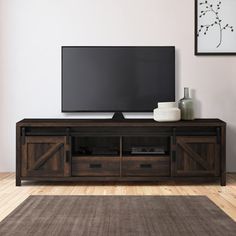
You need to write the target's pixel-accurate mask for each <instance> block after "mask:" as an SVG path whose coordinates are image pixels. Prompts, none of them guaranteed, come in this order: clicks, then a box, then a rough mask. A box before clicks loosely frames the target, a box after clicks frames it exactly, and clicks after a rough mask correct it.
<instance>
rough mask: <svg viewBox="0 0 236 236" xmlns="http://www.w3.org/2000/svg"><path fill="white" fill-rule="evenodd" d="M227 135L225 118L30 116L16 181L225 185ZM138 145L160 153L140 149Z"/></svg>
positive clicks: (21, 134) (20, 130)
mask: <svg viewBox="0 0 236 236" xmlns="http://www.w3.org/2000/svg"><path fill="white" fill-rule="evenodd" d="M225 134H226V123H225V122H223V121H221V120H219V119H196V120H194V121H179V122H170V123H158V122H155V121H154V120H123V121H114V120H78V119H24V120H22V121H20V122H18V123H17V124H16V185H17V186H20V185H21V181H22V180H33V181H36V180H39V181H159V180H191V181H194V180H200V181H214V180H220V183H221V185H222V186H224V185H225V184H226V172H225V166H226V165H225V159H226V157H225V141H226V135H225ZM137 147H138V148H139V147H143V149H145V148H146V147H148V148H152V147H156V148H158V149H160V152H159V153H153V152H149V153H145V152H143V153H142V152H141V153H136V152H134V150H135V148H137ZM144 151H145V150H144ZM149 151H150V150H149Z"/></svg>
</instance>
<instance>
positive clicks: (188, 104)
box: [179, 88, 194, 120]
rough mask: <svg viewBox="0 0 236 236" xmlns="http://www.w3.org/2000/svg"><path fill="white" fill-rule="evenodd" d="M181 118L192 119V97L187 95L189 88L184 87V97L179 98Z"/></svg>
mask: <svg viewBox="0 0 236 236" xmlns="http://www.w3.org/2000/svg"><path fill="white" fill-rule="evenodd" d="M179 109H180V111H181V119H182V120H194V109H193V99H192V98H190V97H189V88H184V98H182V99H180V100H179Z"/></svg>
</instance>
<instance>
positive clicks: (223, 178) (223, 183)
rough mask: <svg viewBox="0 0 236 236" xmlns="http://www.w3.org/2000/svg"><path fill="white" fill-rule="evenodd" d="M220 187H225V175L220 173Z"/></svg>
mask: <svg viewBox="0 0 236 236" xmlns="http://www.w3.org/2000/svg"><path fill="white" fill-rule="evenodd" d="M220 185H221V186H226V173H222V174H221V177H220Z"/></svg>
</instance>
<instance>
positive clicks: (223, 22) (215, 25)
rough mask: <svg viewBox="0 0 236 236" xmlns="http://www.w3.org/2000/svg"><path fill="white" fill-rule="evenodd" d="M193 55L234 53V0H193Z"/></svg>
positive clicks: (235, 40)
mask: <svg viewBox="0 0 236 236" xmlns="http://www.w3.org/2000/svg"><path fill="white" fill-rule="evenodd" d="M195 55H236V0H195Z"/></svg>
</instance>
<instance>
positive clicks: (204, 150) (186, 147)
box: [172, 136, 220, 176]
mask: <svg viewBox="0 0 236 236" xmlns="http://www.w3.org/2000/svg"><path fill="white" fill-rule="evenodd" d="M174 149H175V150H174V156H173V158H172V161H173V163H172V164H173V167H174V168H173V172H172V174H173V175H174V176H219V162H220V155H219V154H220V149H219V144H217V140H216V137H214V136H212V137H204V136H202V137H200V136H198V137H191V136H181V137H176V145H174Z"/></svg>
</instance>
